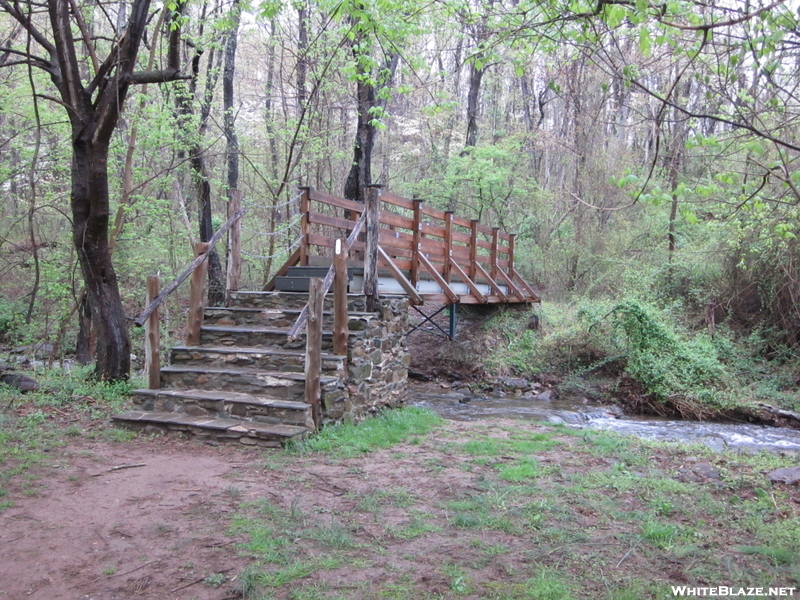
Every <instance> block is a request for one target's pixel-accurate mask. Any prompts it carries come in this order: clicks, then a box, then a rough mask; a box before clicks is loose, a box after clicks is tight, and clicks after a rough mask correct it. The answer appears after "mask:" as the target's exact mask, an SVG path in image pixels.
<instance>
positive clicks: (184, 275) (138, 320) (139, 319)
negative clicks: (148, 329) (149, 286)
mask: <svg viewBox="0 0 800 600" xmlns="http://www.w3.org/2000/svg"><path fill="white" fill-rule="evenodd" d="M246 212H247V207H244V208H243V209H242V210H240V211H239V212H237V213H236V214H235V215H233V216H232V217H231V218H230V219H228V220H227V222H226V223H225V224H224V225H223V226H222V227H220V228H219V230H218V231H217V233H215V234H214V235H212V236H211V239H210V240H208V242H206V243H207V244H208V250H206V251H205V252H204V253H203V254H200V255H199V256H196V257H195V259H194V260H193V261H192V262H191V263H190V264H189V266H188V267H186V269H184V270H183V272H182V273H181V274H180V275H178V276H177V277H176V278H175V281H173V282H172V283H170V284H169V285H168V286H167V287H165V288H164V289H163V290H162V291H161V293H160V294H159V295H158V296H156V299H155V300H153V301H152V302H151V303H150V304H149V305H148V306H147V308H145V309H144V310H143V311H142V313H141V314H140V315H139V316H138V317H137V318H136V320H135V321H134V323H135V324H136V326H137V327H141V326H142V325H144V323H145V321H147V317H149V316H150V313H152V312H153V311H154V310H155V309H157V308H158V307H159V306H160V305H161V303H162V302H163V301H164V300H165V299H166V297H167V296H169V295H170V294H171V293H172V292H174V291H175V290H176V289H178V286H180V284H182V283H183V282H184V281H186V279H187V278H188V277H189V275H191V274H192V273H193V272H194V270H195V269H196V268H197V267H199V266H200V264H201V263H202V262H203V261H204V260H206V258H208V253H209V252H210V251H211V249H212V248H213V247H214V245H215V244H216V243H217V242H218V241H219V240H220V238H222V236H223V235H224V234H225V232H226V231H228V229H229V228H230V226H231V225H233V224H234V223H235V222H236V221H238V220H239V219H241V218H242V217H243V216H244V214H245V213H246Z"/></svg>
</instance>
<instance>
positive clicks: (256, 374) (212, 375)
mask: <svg viewBox="0 0 800 600" xmlns="http://www.w3.org/2000/svg"><path fill="white" fill-rule="evenodd" d="M338 381H339V379H338V378H337V377H330V376H323V377H320V386H321V387H322V388H323V390H325V389H326V388H331V387H336V384H337V383H338ZM161 385H162V387H164V388H172V389H202V390H226V391H232V392H240V393H244V394H268V395H269V396H271V397H273V398H280V399H283V400H302V399H304V397H305V376H304V375H303V374H302V373H284V372H280V371H259V370H258V369H237V368H234V367H228V368H219V367H205V366H186V367H182V366H169V367H163V368H162V369H161Z"/></svg>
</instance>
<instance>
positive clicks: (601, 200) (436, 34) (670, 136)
mask: <svg viewBox="0 0 800 600" xmlns="http://www.w3.org/2000/svg"><path fill="white" fill-rule="evenodd" d="M799 44H800V30H798V13H797V7H796V6H795V4H793V3H790V2H783V1H780V0H778V1H776V2H772V3H766V2H749V1H748V2H720V3H715V2H712V3H705V2H700V1H678V0H669V1H667V2H664V3H654V2H649V1H648V0H636V1H628V0H612V1H606V0H599V1H597V2H586V1H584V0H572V1H563V0H545V1H541V0H538V1H529V0H508V1H500V0H439V1H433V2H424V3H418V2H408V1H406V0H344V1H341V2H338V1H331V2H329V1H327V0H319V1H312V0H298V1H296V2H292V3H282V2H276V1H274V0H273V1H270V0H267V1H265V2H261V3H256V2H253V3H248V2H245V1H243V0H227V1H217V0H202V1H196V2H192V3H175V2H170V3H167V4H162V3H151V2H150V1H149V0H130V1H128V2H104V1H99V2H90V1H84V0H70V1H67V0H46V1H43V2H34V1H18V2H15V1H12V0H0V83H1V85H0V190H2V197H1V198H0V203H1V204H2V211H3V217H4V218H3V219H2V222H0V338H2V339H1V340H0V341H2V343H3V344H5V345H6V346H14V345H29V344H34V345H35V344H40V343H42V342H48V344H49V345H48V346H47V350H48V351H47V354H48V355H49V358H50V359H51V360H57V359H58V358H61V357H63V356H65V355H72V354H76V355H77V356H78V358H79V360H81V361H82V362H89V361H90V360H91V358H92V355H93V353H95V352H97V356H98V357H100V360H99V361H98V363H97V374H98V375H100V376H101V377H102V378H106V379H120V378H126V377H127V376H128V374H129V371H130V364H129V363H127V362H126V361H127V360H128V359H126V357H127V356H129V355H130V352H133V353H134V354H138V355H141V354H142V350H141V347H142V346H143V339H142V332H141V331H140V330H138V329H135V328H134V329H130V328H129V322H130V321H129V318H130V317H133V316H134V315H135V314H136V313H137V311H138V310H140V309H141V308H142V305H143V302H144V280H145V277H146V276H147V275H149V274H153V273H160V275H161V277H162V279H164V280H169V279H170V278H172V277H174V276H175V275H176V274H177V273H178V272H180V271H181V270H182V268H183V267H184V266H185V265H186V264H187V263H188V262H189V261H190V260H191V258H192V248H193V244H194V242H196V241H200V240H207V239H208V238H209V237H210V235H211V233H213V231H216V230H217V229H218V228H219V226H220V225H221V224H222V223H224V222H225V220H226V218H227V205H228V202H229V199H230V195H231V191H232V190H238V191H239V192H240V193H241V194H242V197H243V199H244V203H245V206H247V207H248V208H249V212H248V214H247V216H246V217H245V219H244V222H243V249H244V254H245V256H244V258H245V270H244V276H243V282H242V286H241V287H242V289H260V288H261V287H262V286H263V285H264V283H265V282H267V281H268V280H269V279H270V277H271V276H272V275H273V274H274V272H275V270H276V269H277V268H278V267H280V266H281V265H282V264H283V262H284V261H285V259H286V257H287V256H288V255H289V253H290V252H291V250H292V249H293V248H294V247H295V246H296V244H297V240H298V235H299V220H298V213H299V206H298V192H297V186H300V185H311V186H314V187H316V188H318V189H320V190H322V191H325V192H329V193H331V194H334V195H345V196H347V197H350V198H358V197H359V195H360V190H361V189H363V186H364V185H365V184H367V183H379V184H382V185H384V186H386V187H387V188H388V189H390V190H391V191H393V192H395V193H398V194H401V195H404V196H407V197H415V198H422V199H424V200H425V202H427V203H429V204H431V205H433V206H435V207H437V208H443V209H448V210H454V211H456V213H457V214H459V215H460V216H464V217H467V218H476V219H480V220H481V221H482V222H484V223H487V224H492V225H498V226H500V227H502V228H503V229H504V230H506V231H509V232H513V233H516V234H517V248H518V259H517V261H518V265H519V267H518V268H519V269H520V271H521V272H522V273H523V275H524V276H525V277H526V278H527V279H528V280H529V281H531V282H532V283H533V284H534V285H535V287H536V288H537V289H538V290H539V291H540V292H541V295H542V296H543V298H544V299H545V300H546V302H545V304H544V307H543V309H542V317H543V324H544V327H543V329H542V330H540V331H538V332H536V331H528V332H525V333H524V334H519V331H520V329H519V322H518V321H517V320H515V319H516V317H513V316H505V317H500V318H498V319H496V320H495V322H494V324H493V325H492V326H493V327H494V328H495V331H497V332H499V333H498V335H501V337H502V334H503V332H504V331H505V332H513V333H514V334H515V335H508V336H506V337H505V338H503V339H504V342H503V343H502V344H500V345H498V346H497V347H496V348H494V354H495V356H494V358H493V359H491V358H490V359H489V360H487V361H486V362H487V365H489V366H491V365H492V364H494V366H495V367H496V368H499V369H501V370H502V369H504V368H505V369H514V368H516V369H517V370H518V371H521V372H526V371H527V372H533V371H535V370H548V369H549V370H555V371H558V370H559V369H562V370H564V371H565V372H572V373H575V372H587V371H588V370H596V369H598V368H600V367H602V366H607V365H610V364H612V363H615V362H619V361H620V360H623V359H624V364H623V366H622V367H623V368H624V369H625V370H626V372H627V373H628V374H630V375H632V376H633V378H634V380H636V381H638V382H639V383H640V384H642V385H643V386H644V387H643V391H645V392H648V393H650V394H652V395H654V397H657V398H661V399H667V398H673V404H676V405H677V407H678V409H679V410H680V409H681V407H685V406H687V405H686V404H685V403H683V404H682V403H681V402H683V401H684V400H686V399H687V398H688V399H689V400H697V399H700V400H703V401H711V402H717V403H723V404H724V403H725V402H727V401H729V400H730V399H731V398H732V397H733V396H736V397H741V396H742V395H743V392H742V390H743V389H744V388H745V387H747V386H750V387H751V388H752V389H751V392H750V394H751V395H752V396H753V397H766V398H770V399H772V400H775V401H776V402H777V403H782V404H783V405H784V406H786V407H789V408H794V409H798V408H800V405H799V404H798V400H797V396H796V394H795V393H794V391H793V390H794V389H795V387H796V375H797V373H796V363H797V343H798V341H800V314H798V304H797V297H798V294H800V271H799V270H800V247H798V240H797V213H798V202H800V187H798V186H800V172H798V170H797V168H796V167H797V161H798V157H799V156H800V141H799V140H798V132H799V131H798V126H800V98H798V95H797V94H798V85H800V77H799V76H798V75H800V73H799V71H800V52H798V46H799ZM87 131H89V132H90V133H91V135H88V134H87ZM87 148H88V150H87ZM87 152H88V157H87ZM93 152H94V153H95V154H92V153H93ZM98 152H99V154H97V153H98ZM104 152H105V154H103V153H104ZM81 153H83V154H81ZM92 156H94V158H91V157H92ZM98 157H99V158H98ZM92 165H94V166H97V165H103V166H104V168H105V169H107V173H106V175H107V190H105V191H106V192H107V193H106V194H105V200H104V202H105V203H103V198H98V197H90V196H91V194H88V195H87V196H86V197H85V198H84V197H81V193H82V191H81V190H83V191H85V190H86V189H89V188H92V186H95V188H97V185H98V181H101V178H102V177H101V176H102V175H103V174H102V173H99V172H90V171H91V167H92ZM81 169H84V171H81ZM93 177H94V179H93ZM87 181H90V182H91V183H90V184H86V182H87ZM82 186H83V187H82ZM99 187H100V188H102V185H99ZM95 188H93V189H95ZM101 195H102V194H101ZM87 235H88V236H89V238H91V239H89V238H87V237H86V236H87ZM92 236H95V237H93V238H92ZM87 240H89V241H87ZM90 242H91V243H90ZM92 253H95V254H96V255H97V256H94V258H93V257H92V256H91V254H92ZM99 255H102V256H99ZM98 256H99V258H98ZM93 261H95V262H93ZM98 261H99V262H98ZM225 262H226V249H225V247H224V245H222V246H220V247H218V251H217V252H215V253H214V256H212V257H211V258H210V269H209V284H210V285H209V295H210V297H209V301H210V302H212V303H214V302H219V300H220V298H221V294H222V293H223V286H224V273H225ZM98 265H100V267H102V268H98V269H95V267H96V266H98ZM112 265H113V266H112ZM98 272H102V276H100V277H98V275H97V273H98ZM187 294H188V290H179V291H178V292H177V293H176V294H175V295H174V296H173V297H171V300H170V302H168V303H167V304H166V305H165V306H164V308H163V310H162V320H163V322H164V323H165V325H166V329H167V330H168V331H170V332H172V334H173V335H180V330H181V328H182V327H183V324H184V310H185V305H186V299H187V298H186V296H187ZM115 295H116V296H115ZM109 298H110V300H109V302H108V303H107V306H105V305H104V302H105V301H106V300H108V299H109ZM126 315H127V317H126ZM128 335H132V337H133V339H132V342H131V343H130V346H126V344H128V343H129V342H128V337H127V336H128ZM548 336H549V337H548ZM170 341H171V340H170V337H166V338H165V339H164V344H165V345H169V344H170ZM676 393H677V394H678V395H679V396H680V399H679V401H677V402H676V401H675V400H674V397H675V394H676ZM744 395H747V394H744ZM686 412H687V413H688V414H692V413H693V412H694V413H695V414H697V413H698V411H696V410H693V409H692V410H686Z"/></svg>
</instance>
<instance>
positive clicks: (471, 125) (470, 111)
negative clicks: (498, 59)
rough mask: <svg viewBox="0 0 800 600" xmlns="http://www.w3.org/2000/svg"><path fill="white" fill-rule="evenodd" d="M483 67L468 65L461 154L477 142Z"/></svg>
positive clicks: (465, 152) (464, 153)
mask: <svg viewBox="0 0 800 600" xmlns="http://www.w3.org/2000/svg"><path fill="white" fill-rule="evenodd" d="M482 80H483V68H480V69H477V68H476V67H475V65H474V64H471V65H470V66H469V93H468V94H467V137H466V139H465V140H464V150H463V151H462V152H461V156H466V155H467V154H468V153H469V148H473V147H475V144H477V143H478V110H479V99H480V93H481V81H482Z"/></svg>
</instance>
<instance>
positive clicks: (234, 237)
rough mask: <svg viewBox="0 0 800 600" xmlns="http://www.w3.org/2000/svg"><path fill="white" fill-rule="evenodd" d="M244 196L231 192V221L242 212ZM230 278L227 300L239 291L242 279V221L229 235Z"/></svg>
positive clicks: (231, 229)
mask: <svg viewBox="0 0 800 600" xmlns="http://www.w3.org/2000/svg"><path fill="white" fill-rule="evenodd" d="M241 207H242V194H241V192H239V190H231V197H230V200H229V201H228V218H229V219H230V218H231V217H233V215H235V214H236V213H238V212H239V210H241ZM228 240H229V244H228V277H227V282H226V285H225V288H226V299H227V298H230V293H231V292H237V291H239V284H240V282H241V279H242V220H241V219H237V220H236V221H235V222H234V223H233V225H231V228H230V232H229V233H228Z"/></svg>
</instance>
